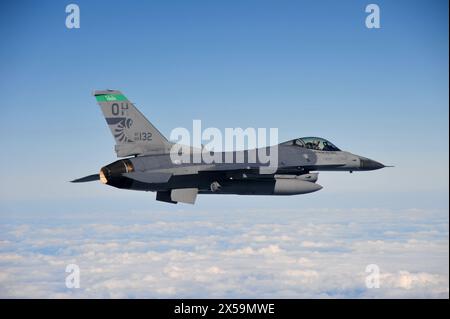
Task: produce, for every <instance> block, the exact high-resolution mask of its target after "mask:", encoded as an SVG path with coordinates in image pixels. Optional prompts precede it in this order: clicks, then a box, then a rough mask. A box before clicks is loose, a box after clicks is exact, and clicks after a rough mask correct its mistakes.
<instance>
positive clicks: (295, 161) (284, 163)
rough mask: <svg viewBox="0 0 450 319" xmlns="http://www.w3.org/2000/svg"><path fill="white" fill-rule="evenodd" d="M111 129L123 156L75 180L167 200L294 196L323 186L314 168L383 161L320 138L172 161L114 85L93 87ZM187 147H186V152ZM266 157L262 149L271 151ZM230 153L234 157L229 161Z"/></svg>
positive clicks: (368, 166)
mask: <svg viewBox="0 0 450 319" xmlns="http://www.w3.org/2000/svg"><path fill="white" fill-rule="evenodd" d="M94 96H95V97H96V99H97V102H98V103H99V105H100V108H101V110H102V112H103V115H104V116H105V119H106V122H107V124H108V126H109V128H110V130H111V133H112V134H113V136H114V138H115V141H116V146H115V150H116V153H117V156H118V157H126V158H124V159H120V160H118V161H115V162H113V163H111V164H109V165H106V166H104V167H103V168H101V170H100V173H99V174H94V175H89V176H86V177H83V178H79V179H76V180H73V181H72V182H74V183H80V182H90V181H96V180H100V181H101V182H102V183H104V184H107V185H110V186H114V187H117V188H122V189H131V190H140V191H152V192H157V195H156V199H157V200H159V201H164V202H168V203H177V202H183V203H191V204H193V203H194V202H195V200H196V197H197V194H238V195H296V194H306V193H311V192H315V191H318V190H320V189H322V186H320V185H319V184H317V183H316V182H317V178H318V173H317V172H318V171H349V172H353V171H369V170H376V169H380V168H383V167H386V166H384V165H383V164H381V163H379V162H376V161H373V160H371V159H368V158H365V157H362V156H358V155H355V154H352V153H349V152H345V151H341V150H340V149H338V148H337V147H336V146H334V145H333V144H332V143H331V142H329V141H327V140H325V139H323V138H319V137H305V138H298V139H293V140H290V141H287V142H284V143H281V144H278V145H276V146H271V147H266V148H264V149H262V150H261V149H252V150H245V151H236V152H222V153H219V154H217V153H216V154H211V153H210V154H209V155H211V156H214V159H215V161H214V162H211V160H210V159H209V160H208V158H206V159H205V158H203V157H202V156H196V155H195V154H194V153H195V152H201V150H194V149H193V148H185V149H184V151H183V152H181V153H179V154H178V155H183V156H184V157H183V160H182V161H173V157H171V154H170V151H171V150H172V147H173V145H174V144H173V143H171V142H169V141H168V140H167V139H166V138H165V137H164V136H163V135H162V134H161V133H160V132H159V131H158V130H157V129H156V128H155V127H154V126H153V125H152V124H151V123H150V122H149V121H148V120H147V119H146V118H145V117H144V116H143V115H142V114H141V113H140V112H139V110H138V109H137V108H136V107H135V106H134V105H133V104H132V103H131V102H129V101H128V99H127V98H126V97H125V96H124V95H123V94H122V93H121V92H120V91H117V90H105V91H95V92H94ZM186 149H187V150H188V151H189V152H186ZM271 152H276V154H277V156H276V157H275V158H276V162H275V163H273V162H267V157H264V158H263V155H261V156H260V154H266V155H267V154H274V153H271ZM230 158H231V159H233V161H232V163H230Z"/></svg>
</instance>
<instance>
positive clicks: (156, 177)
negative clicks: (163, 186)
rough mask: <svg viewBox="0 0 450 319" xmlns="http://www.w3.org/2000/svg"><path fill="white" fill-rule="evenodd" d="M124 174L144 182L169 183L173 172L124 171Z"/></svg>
mask: <svg viewBox="0 0 450 319" xmlns="http://www.w3.org/2000/svg"><path fill="white" fill-rule="evenodd" d="M122 176H124V177H127V178H130V179H133V180H135V181H138V182H142V183H151V184H158V183H167V182H168V181H169V179H170V177H171V176H172V174H171V173H142V172H131V173H124V174H122Z"/></svg>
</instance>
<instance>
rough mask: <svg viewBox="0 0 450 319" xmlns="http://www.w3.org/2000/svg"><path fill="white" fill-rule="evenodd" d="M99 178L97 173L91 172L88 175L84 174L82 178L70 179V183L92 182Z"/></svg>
mask: <svg viewBox="0 0 450 319" xmlns="http://www.w3.org/2000/svg"><path fill="white" fill-rule="evenodd" d="M99 179H100V176H99V175H98V174H92V175H89V176H85V177H82V178H77V179H74V180H73V181H70V182H71V183H85V182H93V181H98V180H99Z"/></svg>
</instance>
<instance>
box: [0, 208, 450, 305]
mask: <svg viewBox="0 0 450 319" xmlns="http://www.w3.org/2000/svg"><path fill="white" fill-rule="evenodd" d="M111 214H112V216H111V218H109V219H105V218H104V217H105V215H103V214H95V213H92V214H90V215H89V216H88V217H86V216H85V217H86V218H87V219H86V218H84V219H82V220H81V219H80V220H79V221H77V220H76V219H74V218H73V216H58V218H57V219H56V221H55V220H51V221H48V222H45V221H41V220H39V221H38V220H37V219H36V218H30V219H29V220H24V222H21V223H19V224H17V223H3V224H2V225H1V226H0V227H1V229H0V230H1V234H2V238H0V297H3V298H35V297H39V298H81V297H83V298H84V297H87V298H99V297H104V298H137V297H141V298H147V297H148V298H152V297H157V298H165V297H169V298H176V297H184V298H186V297H199V298H202V297H205V298H213V297H224V298H239V297H246V298H271V297H274V298H283V297H289V298H382V297H387V298H422V297H424V298H448V297H449V289H448V287H449V279H448V278H449V276H448V256H449V241H448V213H447V212H445V211H424V210H398V211H393V210H381V209H359V210H358V209H354V210H347V211H345V210H333V209H322V210H320V209H312V210H301V211H299V210H295V209H286V210H278V211H277V210H270V209H266V210H252V211H250V210H249V211H246V212H242V211H240V210H234V211H228V212H226V214H222V213H217V212H214V213H209V212H186V211H178V212H162V213H158V214H155V213H152V212H149V211H143V212H139V213H138V212H135V213H134V214H131V215H128V216H125V215H124V216H121V219H122V220H121V221H118V220H119V219H116V218H115V217H114V216H113V215H114V214H116V213H111ZM446 214H447V215H446ZM116 217H117V216H116ZM71 263H74V264H77V265H78V266H79V267H80V274H81V277H80V286H81V287H80V288H79V289H68V288H66V286H65V278H66V276H67V275H68V274H67V273H66V272H65V267H66V266H67V265H68V264H71ZM369 264H376V265H378V266H379V269H380V277H379V279H380V288H373V289H369V288H367V287H366V284H365V282H366V277H367V276H368V273H366V271H365V270H366V266H367V265H369Z"/></svg>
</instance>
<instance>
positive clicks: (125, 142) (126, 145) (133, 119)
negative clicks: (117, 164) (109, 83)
mask: <svg viewBox="0 0 450 319" xmlns="http://www.w3.org/2000/svg"><path fill="white" fill-rule="evenodd" d="M94 96H95V98H96V99H97V102H98V104H99V105H100V108H101V109H102V112H103V115H104V116H105V119H106V123H107V124H108V126H109V129H110V130H111V133H112V135H113V137H114V139H115V140H116V146H115V150H116V153H117V156H118V157H125V156H131V155H146V154H162V153H167V152H169V150H170V147H171V145H172V144H171V143H170V142H169V141H168V140H167V139H166V138H165V137H164V136H163V135H162V134H161V133H160V132H159V131H158V130H157V129H156V127H154V126H153V125H152V124H151V123H150V122H149V121H148V120H147V119H146V118H145V116H144V115H142V113H141V112H139V110H138V109H137V108H136V107H135V106H134V104H133V103H131V102H130V101H129V100H128V99H127V98H126V97H125V96H124V95H123V94H122V93H121V92H120V91H116V90H106V91H95V92H94Z"/></svg>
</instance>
